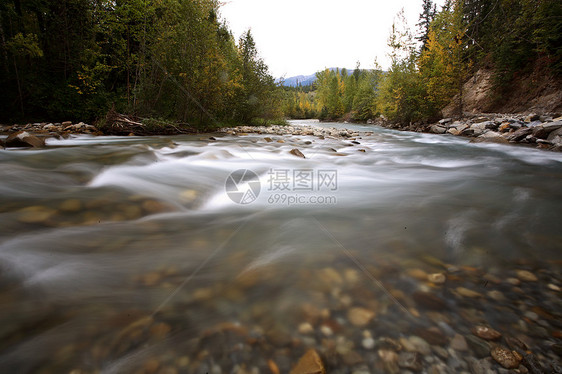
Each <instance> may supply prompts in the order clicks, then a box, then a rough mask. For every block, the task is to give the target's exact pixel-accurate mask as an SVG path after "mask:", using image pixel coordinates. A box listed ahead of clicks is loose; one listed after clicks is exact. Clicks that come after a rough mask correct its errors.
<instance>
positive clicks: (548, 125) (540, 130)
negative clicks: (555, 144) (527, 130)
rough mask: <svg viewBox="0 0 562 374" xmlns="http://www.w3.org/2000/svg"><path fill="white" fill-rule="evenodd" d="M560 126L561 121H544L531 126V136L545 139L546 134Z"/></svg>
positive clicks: (561, 125) (561, 124)
mask: <svg viewBox="0 0 562 374" xmlns="http://www.w3.org/2000/svg"><path fill="white" fill-rule="evenodd" d="M561 127H562V121H556V122H545V123H543V124H541V125H538V126H535V127H533V136H534V137H536V138H538V139H546V138H548V135H549V134H550V133H551V132H553V131H555V130H558V129H559V128H561Z"/></svg>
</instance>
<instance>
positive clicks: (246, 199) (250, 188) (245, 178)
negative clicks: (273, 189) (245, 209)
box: [224, 169, 261, 204]
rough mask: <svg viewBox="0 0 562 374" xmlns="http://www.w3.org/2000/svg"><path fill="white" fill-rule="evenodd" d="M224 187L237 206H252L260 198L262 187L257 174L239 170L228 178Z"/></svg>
mask: <svg viewBox="0 0 562 374" xmlns="http://www.w3.org/2000/svg"><path fill="white" fill-rule="evenodd" d="M224 187H225V190H226V194H227V195H228V197H230V200H232V201H234V202H235V203H236V204H250V203H251V202H253V201H255V200H256V199H257V198H258V196H259V194H260V188H261V185H260V179H259V178H258V176H257V174H256V173H254V172H253V171H251V170H248V169H238V170H236V171H233V172H232V173H230V175H229V176H228V178H226V182H225V185H224Z"/></svg>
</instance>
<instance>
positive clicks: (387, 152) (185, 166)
mask: <svg viewBox="0 0 562 374" xmlns="http://www.w3.org/2000/svg"><path fill="white" fill-rule="evenodd" d="M292 124H293V125H295V126H299V125H312V126H320V127H337V128H347V129H351V130H353V131H357V132H358V133H359V135H358V136H357V137H355V138H353V139H337V138H330V137H325V138H324V139H322V138H319V137H316V136H288V135H287V136H276V135H263V134H262V135H260V134H238V135H236V136H233V135H225V134H214V135H212V136H213V138H212V139H211V138H210V135H196V136H195V135H194V136H173V137H166V136H162V137H158V136H156V137H134V136H131V137H92V136H85V135H83V136H74V137H71V138H69V139H64V140H56V139H49V140H48V141H47V144H48V147H47V148H44V149H37V150H36V149H28V150H16V149H9V150H0V162H1V165H2V169H1V170H2V177H1V178H0V201H1V203H0V222H1V225H0V306H1V307H0V315H1V317H2V318H1V319H2V324H1V326H0V369H1V370H0V371H1V372H3V373H73V374H77V373H99V372H102V373H129V372H131V373H213V374H220V373H252V374H257V373H273V374H276V372H281V373H288V372H289V370H290V369H291V368H292V367H294V366H295V364H296V362H297V361H298V359H299V358H300V357H301V356H302V355H303V354H304V353H305V352H306V351H307V350H308V349H314V350H315V351H316V352H318V353H319V355H320V357H321V359H322V361H323V365H325V367H326V369H327V370H328V372H329V373H369V372H372V373H377V372H397V371H396V370H398V368H400V369H402V370H411V371H417V370H424V371H425V372H427V371H428V370H429V372H451V373H454V372H460V371H463V370H464V371H468V372H475V370H477V369H475V367H476V366H477V365H481V366H482V365H483V367H486V365H488V367H489V368H491V369H490V370H492V372H494V371H495V372H499V371H498V370H499V368H500V366H499V364H498V363H496V361H493V360H492V359H490V358H489V350H490V349H492V348H493V345H490V343H489V342H488V341H486V339H481V338H479V337H476V335H477V334H475V332H474V328H475V327H477V326H479V325H485V326H489V327H491V328H493V329H495V330H497V331H499V332H500V333H501V334H502V337H501V338H500V340H497V339H496V342H497V343H499V344H502V345H504V346H509V347H510V349H514V348H513V345H514V344H515V345H517V343H513V340H516V341H517V342H519V343H521V344H523V345H524V346H521V347H524V348H526V349H524V350H526V351H528V352H531V353H532V355H533V357H534V358H535V359H536V360H537V362H539V363H540V364H541V365H542V366H543V368H545V370H547V369H546V368H547V367H548V365H560V356H558V355H559V354H560V343H561V338H562V333H561V330H562V322H561V319H560V311H561V310H562V302H561V298H560V292H561V291H560V288H562V277H561V273H560V269H561V267H560V264H561V260H562V216H561V212H562V154H560V153H552V152H547V151H541V150H536V149H531V148H525V147H521V146H511V145H499V144H482V143H480V144H475V143H470V142H469V141H468V140H467V139H464V138H459V137H453V136H444V135H433V134H421V133H411V132H399V131H394V130H388V129H383V128H380V127H373V126H362V125H352V124H324V123H322V124H320V123H318V122H313V121H294V122H293V123H292ZM266 137H268V139H265V138H266ZM295 148H297V149H299V150H300V151H301V152H302V154H304V156H305V158H301V157H297V156H295V155H293V154H291V153H290V151H291V150H292V149H295ZM515 338H516V339H515ZM459 342H460V343H459ZM395 344H398V346H395ZM459 344H460V345H459ZM463 344H464V346H463ZM486 350H488V351H486ZM388 352H390V353H388ZM406 353H407V354H406ZM408 354H410V356H408ZM408 359H410V361H412V362H409V361H408ZM408 365H410V366H408ZM529 365H530V364H529ZM552 367H554V366H552ZM431 370H433V371H431Z"/></svg>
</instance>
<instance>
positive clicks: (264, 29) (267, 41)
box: [221, 0, 444, 78]
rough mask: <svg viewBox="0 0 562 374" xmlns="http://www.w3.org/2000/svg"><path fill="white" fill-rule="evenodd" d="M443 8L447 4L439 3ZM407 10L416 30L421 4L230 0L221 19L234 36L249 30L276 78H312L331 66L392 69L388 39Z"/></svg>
mask: <svg viewBox="0 0 562 374" xmlns="http://www.w3.org/2000/svg"><path fill="white" fill-rule="evenodd" d="M436 2H437V3H438V4H442V3H443V2H444V0H437V1H436ZM402 8H404V11H405V14H406V17H407V19H408V23H409V25H410V27H412V28H415V24H416V23H417V22H418V16H419V14H420V13H421V10H422V9H421V8H422V0H346V1H335V0H230V1H229V0H226V1H225V2H224V5H223V6H222V7H221V15H222V18H223V19H224V20H226V21H227V23H228V25H229V26H230V29H231V31H232V32H233V34H234V37H235V38H236V39H237V40H238V38H239V37H240V35H241V34H242V33H243V32H244V31H245V30H247V29H248V28H251V29H252V34H253V35H254V39H255V41H256V45H257V48H258V51H259V53H260V55H261V57H262V58H263V59H264V60H265V62H266V63H267V65H268V66H269V69H270V73H271V74H272V75H273V76H274V77H276V78H277V77H281V76H285V77H291V76H295V75H300V74H303V75H307V74H312V73H314V72H316V71H319V70H322V69H324V68H327V67H345V68H354V67H355V65H356V62H357V61H360V63H361V67H362V68H372V67H373V61H374V59H375V57H376V58H377V60H378V62H379V64H380V65H381V66H382V67H383V68H387V67H388V65H389V61H388V57H387V55H386V54H387V52H388V50H387V46H386V43H387V39H388V35H389V32H390V28H391V26H392V21H393V19H394V16H395V15H396V13H398V12H399V11H400V9H402Z"/></svg>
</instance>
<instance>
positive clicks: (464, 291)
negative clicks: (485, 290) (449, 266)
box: [455, 287, 482, 298]
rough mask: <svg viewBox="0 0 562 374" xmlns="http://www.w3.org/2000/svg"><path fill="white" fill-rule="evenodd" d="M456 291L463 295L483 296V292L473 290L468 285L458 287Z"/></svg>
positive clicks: (471, 296) (470, 296)
mask: <svg viewBox="0 0 562 374" xmlns="http://www.w3.org/2000/svg"><path fill="white" fill-rule="evenodd" d="M455 291H456V292H457V293H458V294H459V295H461V296H462V297H469V298H476V297H482V294H481V293H480V292H476V291H473V290H471V289H468V288H466V287H457V288H456V289H455Z"/></svg>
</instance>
